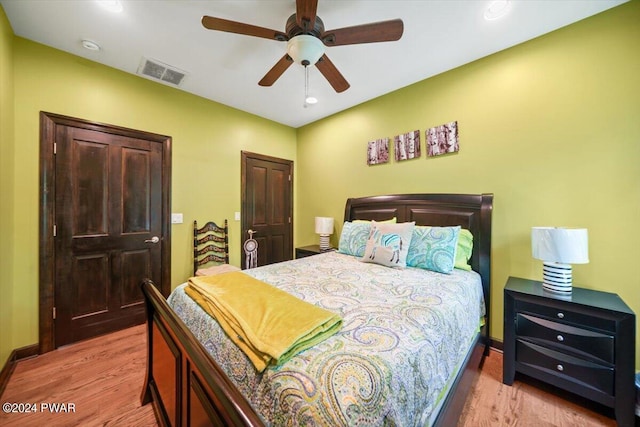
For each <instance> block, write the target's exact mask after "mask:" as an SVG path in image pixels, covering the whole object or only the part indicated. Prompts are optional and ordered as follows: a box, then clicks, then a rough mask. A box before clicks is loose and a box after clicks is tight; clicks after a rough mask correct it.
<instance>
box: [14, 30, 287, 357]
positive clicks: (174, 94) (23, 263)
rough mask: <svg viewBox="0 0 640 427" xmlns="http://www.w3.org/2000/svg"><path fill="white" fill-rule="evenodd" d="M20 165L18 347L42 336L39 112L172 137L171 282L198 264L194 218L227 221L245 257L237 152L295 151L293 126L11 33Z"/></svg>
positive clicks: (235, 247)
mask: <svg viewBox="0 0 640 427" xmlns="http://www.w3.org/2000/svg"><path fill="white" fill-rule="evenodd" d="M13 50H14V52H13V53H14V87H15V138H14V144H13V145H14V150H15V165H16V168H15V170H14V178H13V182H14V187H13V189H14V197H13V203H12V204H13V212H14V215H15V220H14V227H15V229H16V230H19V235H20V238H19V239H18V238H16V239H15V241H14V242H13V253H14V254H15V257H14V259H13V266H12V267H13V274H12V276H13V277H12V280H11V285H10V286H13V289H12V292H13V298H12V300H13V302H12V309H13V313H12V320H11V324H12V328H11V329H12V332H13V339H12V345H13V348H17V347H21V346H24V345H29V344H33V343H36V342H37V341H38V194H39V193H38V191H39V189H38V158H39V112H40V111H47V112H53V113H57V114H63V115H67V116H73V117H80V118H83V119H87V120H91V121H96V122H101V123H109V124H115V125H118V126H124V127H129V128H134V129H140V130H144V131H149V132H154V133H158V134H163V135H169V136H171V137H172V154H173V164H172V168H173V174H172V180H173V187H172V208H171V209H172V211H173V212H181V213H183V214H184V223H183V224H174V225H173V226H172V251H171V259H172V274H171V282H172V286H174V287H175V286H176V285H178V284H180V283H182V282H183V281H184V280H185V279H186V278H187V277H188V276H189V274H190V272H191V268H192V264H191V260H192V255H193V253H192V252H191V251H192V244H193V243H192V242H193V240H192V239H193V227H192V225H191V224H193V220H194V219H197V220H199V221H205V220H212V219H213V220H221V219H223V218H228V219H229V220H230V232H229V234H230V247H231V248H230V249H231V263H233V264H236V265H239V263H240V236H239V234H240V223H239V222H236V221H234V220H233V218H234V212H235V211H240V204H241V201H240V152H241V151H242V150H247V151H251V152H257V153H263V154H268V155H271V156H276V157H280V158H286V159H291V160H294V161H295V160H296V133H295V130H294V129H292V128H290V127H288V126H283V125H280V124H277V123H274V122H272V121H269V120H265V119H262V118H259V117H257V116H253V115H250V114H247V113H244V112H241V111H238V110H235V109H232V108H229V107H226V106H223V105H220V104H218V103H215V102H211V101H209V100H206V99H203V98H200V97H196V96H194V95H190V94H187V93H185V92H182V91H179V90H176V89H174V88H170V87H167V86H164V85H162V84H158V83H155V82H152V81H149V80H146V79H143V78H140V77H136V76H133V75H130V74H127V73H124V72H121V71H118V70H115V69H112V68H109V67H105V66H102V65H99V64H97V63H94V62H91V61H87V60H85V59H82V58H79V57H76V56H73V55H69V54H67V53H64V52H61V51H58V50H55V49H51V48H49V47H45V46H43V45H41V44H37V43H33V42H31V41H28V40H25V39H22V38H19V37H16V38H15V41H14V46H13Z"/></svg>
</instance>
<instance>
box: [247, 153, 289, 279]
mask: <svg viewBox="0 0 640 427" xmlns="http://www.w3.org/2000/svg"><path fill="white" fill-rule="evenodd" d="M248 230H253V231H254V232H255V234H254V235H253V238H254V239H255V240H256V241H257V242H258V266H260V265H266V264H273V263H275V262H281V261H287V260H290V259H292V258H293V162H292V161H291V160H285V159H278V158H275V157H270V156H264V155H261V154H255V153H248V152H245V151H243V152H242V243H244V241H245V240H246V239H248V238H249V234H248ZM242 267H243V268H245V254H244V251H243V253H242Z"/></svg>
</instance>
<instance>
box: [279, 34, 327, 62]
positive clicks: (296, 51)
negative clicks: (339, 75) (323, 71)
mask: <svg viewBox="0 0 640 427" xmlns="http://www.w3.org/2000/svg"><path fill="white" fill-rule="evenodd" d="M287 54H288V55H289V56H290V57H291V58H293V61H294V62H297V63H298V64H302V65H304V66H307V65H314V64H315V63H316V62H318V60H319V59H320V58H321V57H322V55H324V44H322V41H320V39H318V38H317V37H314V36H310V35H308V34H301V35H299V36H295V37H293V38H291V39H290V40H289V41H288V42H287Z"/></svg>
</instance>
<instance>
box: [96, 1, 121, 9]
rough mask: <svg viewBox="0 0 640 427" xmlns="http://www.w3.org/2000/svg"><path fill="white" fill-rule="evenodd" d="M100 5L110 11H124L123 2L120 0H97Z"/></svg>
mask: <svg viewBox="0 0 640 427" xmlns="http://www.w3.org/2000/svg"><path fill="white" fill-rule="evenodd" d="M97 1H98V3H99V4H100V6H102V7H104V8H105V9H107V10H108V11H109V12H122V2H120V0H97Z"/></svg>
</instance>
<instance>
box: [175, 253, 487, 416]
mask: <svg viewBox="0 0 640 427" xmlns="http://www.w3.org/2000/svg"><path fill="white" fill-rule="evenodd" d="M245 273H246V274H249V275H251V276H253V277H255V278H257V279H260V280H262V281H265V282H267V283H271V284H272V285H274V286H276V287H278V288H280V289H283V290H285V291H287V292H289V293H291V294H293V295H295V296H297V297H298V298H301V299H303V300H305V301H308V302H311V303H314V304H316V305H318V306H320V307H323V308H325V309H328V310H331V311H334V312H336V313H339V314H340V315H341V316H342V317H343V319H344V321H343V327H342V329H341V330H340V331H339V332H338V333H337V334H336V335H334V336H332V337H330V338H328V339H327V340H326V341H323V342H321V343H320V344H318V345H316V346H315V347H312V348H310V349H308V350H305V351H303V352H302V353H300V354H298V355H297V356H295V357H293V358H292V359H291V360H289V361H288V362H287V363H285V364H283V365H281V366H279V367H276V368H269V369H267V370H265V371H264V372H263V373H262V374H259V373H258V372H257V371H256V370H255V368H254V367H253V365H252V364H251V363H250V362H249V360H248V359H247V357H246V356H245V355H244V353H242V352H241V351H240V350H239V349H238V347H236V346H235V345H234V344H233V343H232V342H231V340H229V339H228V338H227V337H226V335H225V333H224V332H223V331H222V329H221V328H220V327H219V326H218V324H217V323H216V322H215V321H214V320H213V319H212V318H211V317H209V316H208V315H206V313H204V312H203V311H202V310H201V309H200V307H199V306H198V305H197V304H196V303H195V302H194V301H193V300H192V299H191V298H190V297H189V296H187V295H186V294H185V292H184V289H183V288H184V285H181V286H179V287H178V288H176V290H175V291H174V292H173V293H172V294H171V296H170V297H169V304H170V305H171V306H172V307H173V309H174V310H175V311H176V313H177V314H178V316H180V318H181V319H183V321H184V322H185V323H186V324H187V326H188V327H189V328H190V329H191V331H192V332H193V333H194V335H195V336H196V338H197V339H198V340H200V342H201V343H203V345H204V346H205V348H206V349H207V350H208V352H209V353H210V354H211V355H212V356H213V358H214V359H215V360H216V361H217V362H218V364H219V365H220V366H221V367H222V368H223V369H224V370H225V372H226V373H227V375H228V376H229V378H230V379H231V380H232V381H233V382H234V383H235V384H236V385H237V387H238V388H239V390H240V391H241V392H242V393H243V394H244V396H246V397H247V399H248V400H249V402H251V404H252V406H253V407H254V409H255V410H256V411H257V412H258V413H259V414H260V415H261V417H262V418H263V420H264V421H265V422H266V423H267V425H272V426H298V425H305V426H418V425H419V426H422V425H429V423H430V422H431V421H432V419H433V417H432V415H433V413H434V411H435V410H436V408H438V403H439V401H440V400H441V398H442V396H443V395H444V393H445V391H446V389H447V387H448V386H449V384H450V383H451V381H452V377H453V375H454V374H455V372H456V370H457V368H458V367H459V365H460V364H461V362H462V360H463V359H464V356H465V355H466V354H467V352H468V350H469V347H470V344H471V340H472V338H473V337H474V336H475V334H476V332H477V331H478V328H479V319H480V318H481V316H482V315H483V314H484V301H483V297H482V285H481V283H480V276H479V275H478V274H477V273H475V272H473V271H471V272H466V271H462V270H454V272H453V273H452V274H450V275H446V274H440V273H434V272H431V271H427V270H422V269H417V268H406V269H402V270H401V269H393V268H389V267H383V266H380V265H376V264H369V263H362V262H360V261H358V259H357V258H355V257H352V256H349V255H343V254H339V253H337V252H330V253H324V254H320V255H314V256H310V257H306V258H302V259H298V260H294V261H287V262H283V263H278V264H272V265H268V266H264V267H259V268H256V269H251V270H245Z"/></svg>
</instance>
